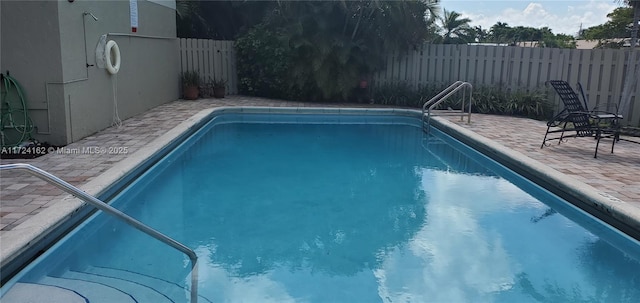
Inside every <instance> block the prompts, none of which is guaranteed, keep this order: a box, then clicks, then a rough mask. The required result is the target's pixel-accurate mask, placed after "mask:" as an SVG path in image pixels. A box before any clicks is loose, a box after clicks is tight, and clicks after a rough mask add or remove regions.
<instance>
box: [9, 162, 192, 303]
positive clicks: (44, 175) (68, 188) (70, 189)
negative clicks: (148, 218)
mask: <svg viewBox="0 0 640 303" xmlns="http://www.w3.org/2000/svg"><path fill="white" fill-rule="evenodd" d="M0 170H24V171H27V172H28V173H30V174H32V175H34V176H36V177H38V178H40V179H42V180H44V181H47V182H48V183H50V184H52V185H54V186H56V187H57V188H59V189H61V190H63V191H65V192H67V193H70V194H72V195H74V196H75V197H77V198H80V199H81V200H82V201H85V202H87V203H89V204H91V205H93V206H94V207H96V208H97V209H99V210H102V211H103V212H105V213H108V214H110V215H112V216H115V217H116V218H118V219H120V220H122V221H124V222H125V223H127V224H128V225H130V226H132V227H134V228H136V229H137V230H139V231H141V232H143V233H145V234H147V235H149V236H152V237H154V238H156V239H157V240H159V241H161V242H162V243H165V244H167V245H169V246H171V247H173V248H175V249H177V250H179V251H181V252H182V253H184V254H185V255H187V256H188V257H189V260H190V261H191V302H192V303H197V301H198V267H197V263H198V256H197V255H196V253H195V252H194V251H193V250H192V249H191V248H189V247H187V246H185V245H184V244H182V243H180V242H178V241H176V240H174V239H172V238H170V237H168V236H166V235H165V234H163V233H161V232H159V231H157V230H155V229H153V228H151V227H149V226H147V225H145V224H144V223H142V222H140V221H138V220H136V219H134V218H132V217H131V216H129V215H127V214H125V213H123V212H121V211H119V210H118V209H116V208H114V207H112V206H111V205H109V204H107V203H105V202H102V201H100V200H98V199H97V198H96V197H94V196H92V195H89V194H87V193H85V192H83V191H82V190H80V189H78V188H77V187H75V186H73V185H71V184H69V183H67V182H66V181H64V180H62V179H60V178H58V177H56V176H54V175H52V174H50V173H48V172H46V171H44V170H42V169H40V168H37V167H35V166H33V165H31V164H24V163H16V164H4V165H0Z"/></svg>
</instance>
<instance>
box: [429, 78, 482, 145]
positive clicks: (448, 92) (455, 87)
mask: <svg viewBox="0 0 640 303" xmlns="http://www.w3.org/2000/svg"><path fill="white" fill-rule="evenodd" d="M465 88H468V89H469V112H468V113H466V114H465V112H464V110H465V108H464V107H465V99H466V96H467V92H466V90H464V89H465ZM461 89H462V90H463V91H462V109H461V110H460V113H455V114H454V113H452V114H453V115H460V121H463V120H464V116H465V115H466V116H467V123H471V103H472V102H473V85H471V83H469V82H464V81H456V82H454V83H453V84H451V85H449V87H447V88H445V89H444V90H443V91H441V92H440V93H439V94H437V95H436V96H434V97H433V98H431V99H430V100H429V101H427V102H425V103H424V104H423V105H422V123H423V128H424V129H425V131H426V132H428V130H429V127H430V125H431V115H432V113H431V110H433V109H434V108H435V107H436V106H438V105H439V104H440V103H442V102H443V101H444V100H446V99H447V98H449V97H451V96H452V95H453V94H455V93H456V92H458V91H459V90H461ZM425 120H426V121H425Z"/></svg>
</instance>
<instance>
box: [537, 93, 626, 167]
mask: <svg viewBox="0 0 640 303" xmlns="http://www.w3.org/2000/svg"><path fill="white" fill-rule="evenodd" d="M546 83H547V84H549V85H551V87H553V89H555V91H556V92H557V93H558V95H559V96H560V99H562V103H564V109H563V110H562V111H561V112H560V113H559V114H557V115H556V116H555V117H553V119H551V121H549V122H547V132H546V133H545V135H544V139H543V140H542V145H541V146H540V148H543V147H544V146H545V145H547V142H548V141H551V140H558V144H560V143H562V142H564V141H566V140H565V139H567V138H578V137H592V138H594V139H595V140H596V151H595V153H594V154H593V157H594V158H597V157H598V146H599V145H600V139H602V138H612V139H613V140H612V141H613V142H612V143H611V153H613V148H614V146H615V144H616V141H618V139H619V137H620V123H619V120H620V119H622V116H620V115H617V114H615V113H610V112H605V111H597V110H595V109H594V110H591V111H589V110H587V108H585V107H584V106H583V104H582V102H580V99H579V98H578V95H577V94H576V92H575V91H574V90H573V89H572V88H571V86H570V85H569V83H567V82H566V81H562V80H550V81H547V82H546ZM583 99H584V94H583ZM584 104H585V106H586V104H587V101H586V99H585V100H584ZM567 132H568V133H569V134H567ZM574 132H575V133H574ZM554 133H560V136H559V137H551V138H549V134H554Z"/></svg>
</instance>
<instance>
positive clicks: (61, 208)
mask: <svg viewBox="0 0 640 303" xmlns="http://www.w3.org/2000/svg"><path fill="white" fill-rule="evenodd" d="M224 113H265V114H275V113H281V114H345V115H354V114H357V115H383V114H388V115H398V116H410V117H417V118H420V117H421V115H422V112H421V111H419V110H412V109H394V108H322V107H255V106H244V107H217V108H210V109H205V110H202V111H200V112H198V113H197V114H195V115H194V116H192V117H190V118H189V119H187V120H185V121H183V122H181V123H180V124H179V125H178V126H176V127H174V128H173V129H171V130H169V131H168V132H167V133H165V134H163V135H162V136H160V137H158V138H156V139H154V140H153V141H151V142H150V143H149V144H147V145H146V146H144V147H142V148H140V150H138V151H136V152H135V153H133V154H131V156H129V157H127V158H125V159H123V160H122V161H120V162H118V163H116V164H115V165H114V166H113V167H112V168H110V169H108V170H107V171H105V172H104V173H102V174H100V175H99V176H97V177H96V178H95V179H93V180H91V181H90V182H87V183H86V184H84V185H81V186H80V188H81V189H82V190H84V191H85V192H87V193H89V194H91V195H94V196H98V195H100V194H101V193H102V192H104V191H105V190H107V189H108V188H109V186H110V185H111V184H114V183H116V182H118V181H119V180H121V179H122V178H123V177H125V176H126V175H127V174H128V173H130V172H132V171H135V170H136V169H137V168H139V167H140V166H141V165H143V164H144V163H145V161H147V160H148V159H150V158H151V157H153V156H154V155H155V154H156V153H158V152H159V151H161V150H162V149H163V148H165V147H166V146H168V145H170V144H172V143H174V142H175V141H176V140H178V138H181V137H182V136H183V135H184V134H186V133H188V132H190V131H192V128H193V127H194V126H196V125H199V124H201V123H203V122H205V121H206V120H208V119H210V118H211V117H212V116H214V115H215V114H224ZM432 121H433V123H434V124H435V125H437V127H438V128H439V129H440V130H442V131H443V132H444V133H446V134H448V135H451V136H452V137H454V138H456V139H458V140H460V139H461V138H464V140H461V141H463V143H465V144H468V145H470V146H471V147H473V148H474V149H477V150H480V151H481V152H483V153H484V154H485V155H487V156H489V157H490V158H492V159H494V160H496V161H498V162H500V163H502V164H503V165H505V166H507V167H509V168H511V169H514V168H516V169H515V170H516V171H518V170H520V171H527V172H528V173H531V174H533V175H535V176H537V177H538V178H541V179H545V180H547V182H548V183H549V184H553V185H554V186H555V188H553V189H549V188H548V189H549V190H550V191H552V192H556V191H557V190H561V191H564V192H566V193H567V194H569V195H571V196H574V197H575V198H576V199H577V200H580V201H582V203H584V205H576V206H578V207H580V208H583V206H585V205H587V206H591V207H594V208H596V209H599V210H600V211H602V212H603V213H607V214H609V215H610V216H611V217H612V218H615V219H616V220H619V221H620V222H623V223H624V224H627V225H628V226H630V227H631V228H633V229H635V230H636V231H640V209H639V208H637V207H634V206H632V205H630V204H628V203H625V202H624V201H621V200H620V199H617V198H615V197H613V196H611V195H608V194H606V193H604V192H602V191H599V190H597V189H595V188H594V187H592V186H589V185H587V184H585V183H583V182H580V181H578V180H576V179H574V178H572V177H570V176H567V175H564V174H562V173H560V172H558V171H556V170H554V169H553V168H551V167H549V166H547V165H545V164H542V163H541V162H538V161H536V160H533V159H531V158H529V157H527V156H525V155H524V154H522V153H520V152H517V151H514V150H511V149H509V148H507V147H505V146H503V145H501V144H499V143H497V142H495V141H492V140H490V139H487V138H485V137H483V136H481V135H479V134H476V133H475V132H473V131H471V130H468V129H465V128H463V127H461V126H459V125H457V124H455V123H453V122H450V121H448V120H446V119H444V118H440V117H434V118H432ZM574 204H575V203H574ZM83 205H84V202H82V201H81V200H79V199H77V198H74V197H72V196H70V195H69V196H66V197H64V198H61V199H58V200H57V201H56V202H55V204H54V205H53V206H51V207H48V208H46V209H44V210H43V211H42V212H40V213H38V214H36V215H34V216H33V217H31V218H30V219H28V220H26V221H25V222H23V223H22V224H20V225H18V226H17V227H15V228H13V229H12V230H9V231H6V232H5V233H4V234H3V235H2V245H0V260H1V261H0V266H2V267H4V266H5V264H8V263H9V262H11V261H13V260H14V259H16V258H18V257H19V256H20V255H21V254H22V253H23V252H25V251H26V250H28V249H29V248H30V247H32V246H33V245H34V244H35V243H38V241H41V240H43V239H44V238H45V237H46V236H47V235H48V234H49V233H51V232H52V231H53V230H55V229H56V228H57V227H59V226H60V225H61V224H62V223H63V222H65V221H66V220H69V219H70V218H72V217H73V216H74V215H75V214H76V213H77V212H78V210H80V208H81V207H82V206H83ZM143 223H144V222H143Z"/></svg>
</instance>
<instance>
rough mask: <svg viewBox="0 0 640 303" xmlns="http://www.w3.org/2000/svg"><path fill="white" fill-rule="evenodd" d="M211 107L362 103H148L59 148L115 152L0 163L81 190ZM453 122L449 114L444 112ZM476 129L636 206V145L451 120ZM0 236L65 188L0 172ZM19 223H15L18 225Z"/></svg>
mask: <svg viewBox="0 0 640 303" xmlns="http://www.w3.org/2000/svg"><path fill="white" fill-rule="evenodd" d="M219 106H278V107H282V106H288V107H363V106H367V105H362V104H318V103H302V102H289V101H280V100H270V99H264V98H254V97H244V96H227V97H226V98H224V99H202V100H197V101H183V100H178V101H174V102H170V103H167V104H164V105H161V106H158V107H156V108H153V109H151V110H149V111H147V112H145V113H143V114H140V115H137V116H135V117H132V118H130V119H127V120H125V121H124V123H123V125H122V126H121V127H120V128H116V127H110V128H107V129H105V130H103V131H100V132H98V133H96V134H94V135H92V136H89V137H87V138H84V139H82V140H80V141H78V142H75V143H73V144H70V145H68V146H67V148H68V149H69V150H72V149H75V148H78V149H79V150H82V148H92V147H99V148H110V147H115V148H126V152H122V151H124V149H120V151H121V152H120V153H115V154H108V153H102V152H97V153H51V154H47V155H45V156H42V157H39V158H36V159H21V160H14V159H11V160H9V159H2V160H0V163H2V164H8V163H29V164H32V165H34V166H37V167H39V168H41V169H44V170H46V171H48V172H50V173H52V174H54V175H56V176H58V177H59V178H61V179H63V180H65V181H67V182H69V183H71V184H73V185H75V186H78V187H80V188H82V185H83V184H86V183H87V182H89V181H90V180H92V179H94V178H95V177H96V176H99V175H100V174H101V173H103V172H105V171H106V170H107V169H109V168H110V167H111V166H113V165H114V164H115V163H117V162H119V161H121V160H123V159H125V158H126V157H127V155H128V154H132V153H135V152H136V150H138V149H139V148H141V147H142V146H144V145H146V144H148V143H149V142H151V141H152V140H154V139H156V138H158V137H159V136H161V135H163V134H164V133H166V132H167V131H168V130H170V129H172V128H174V127H175V126H177V125H178V124H179V123H180V122H182V121H184V120H185V119H187V118H188V117H191V116H193V115H194V114H196V113H197V112H199V111H200V110H203V109H206V108H211V107H219ZM451 120H452V121H457V119H456V118H451ZM456 123H459V124H460V125H462V126H463V127H465V128H468V129H470V130H472V131H474V132H476V133H477V134H480V135H482V136H484V137H487V138H489V139H492V140H494V141H495V142H497V143H499V144H502V145H504V146H506V147H509V148H511V149H513V150H516V151H518V152H521V153H523V154H524V155H526V156H528V157H530V158H532V159H535V160H537V161H539V162H541V163H542V164H544V165H547V166H549V167H552V168H554V169H556V170H558V171H560V172H562V173H564V174H566V175H569V176H572V177H574V178H576V179H577V180H579V181H582V182H584V183H586V184H588V185H591V186H593V187H594V188H596V189H597V190H599V191H602V192H605V193H607V194H610V195H612V196H614V197H616V198H618V199H620V200H622V201H625V202H627V203H630V204H632V205H634V206H637V207H640V145H637V144H632V143H629V142H623V141H621V142H619V143H618V144H616V148H615V153H614V154H610V153H609V149H610V143H611V141H609V140H603V141H602V142H601V146H600V151H599V153H598V158H597V159H594V158H593V150H594V147H595V141H594V140H590V139H589V138H578V139H570V140H569V141H568V142H564V143H562V144H561V145H556V144H553V145H551V146H547V147H545V148H544V149H540V143H541V141H542V138H543V136H544V132H545V129H546V125H545V123H544V122H542V121H536V120H531V119H525V118H515V117H506V116H493V115H480V114H474V115H473V116H472V123H471V124H466V123H464V122H456ZM0 191H1V192H2V195H1V196H0V240H1V236H2V234H3V233H5V232H6V231H9V230H12V229H15V228H16V227H18V226H19V225H20V224H21V223H23V222H25V221H26V220H29V219H30V218H31V217H32V216H33V215H35V214H37V213H39V212H40V211H42V210H43V209H45V208H48V207H53V206H54V205H55V203H56V201H57V200H58V199H62V198H63V197H65V196H67V194H65V193H63V192H61V191H60V190H58V189H56V188H55V187H53V186H51V185H48V184H46V183H45V182H44V181H42V180H39V179H37V178H36V177H33V176H30V175H28V174H27V173H24V172H16V171H11V172H6V171H5V172H2V173H1V174H0ZM18 228H19V227H18Z"/></svg>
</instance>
